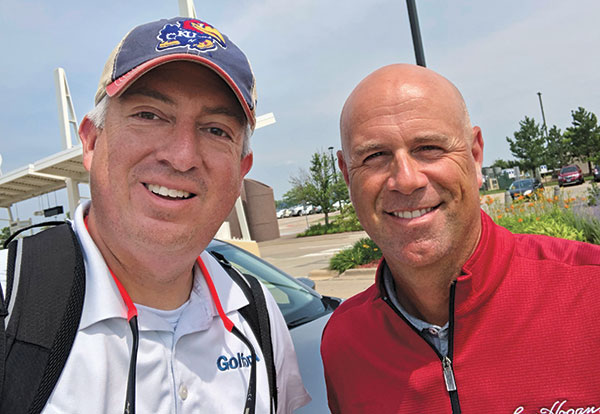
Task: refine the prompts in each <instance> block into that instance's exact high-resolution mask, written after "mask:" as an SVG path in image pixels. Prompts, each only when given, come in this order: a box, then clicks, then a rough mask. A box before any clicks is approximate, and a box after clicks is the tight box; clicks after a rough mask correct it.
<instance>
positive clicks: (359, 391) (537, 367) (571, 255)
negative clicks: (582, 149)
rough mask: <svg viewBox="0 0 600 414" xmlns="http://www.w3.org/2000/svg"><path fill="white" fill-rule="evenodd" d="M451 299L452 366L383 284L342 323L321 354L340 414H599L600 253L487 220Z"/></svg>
mask: <svg viewBox="0 0 600 414" xmlns="http://www.w3.org/2000/svg"><path fill="white" fill-rule="evenodd" d="M481 219H482V234H481V238H480V241H479V244H478V246H477V248H476V250H475V252H474V253H473V255H472V256H471V257H470V258H469V260H468V261H467V262H466V263H465V265H464V266H463V271H462V273H463V274H462V275H461V276H460V277H458V279H457V281H456V282H455V283H454V284H453V285H452V287H451V289H450V333H449V344H448V345H449V350H448V359H446V358H443V357H442V356H441V355H440V354H439V353H438V352H437V351H436V350H435V349H434V348H433V347H432V346H431V345H429V343H428V342H426V341H425V339H423V338H422V337H421V336H420V334H419V333H418V332H417V331H416V330H415V329H414V328H413V327H412V325H411V324H410V323H409V322H407V321H406V320H405V319H404V318H403V317H402V316H401V314H400V313H398V312H396V311H395V310H394V308H393V307H392V306H391V305H390V304H389V299H388V298H386V295H385V294H384V293H383V292H385V290H384V289H383V286H382V276H381V269H382V265H381V264H380V266H379V269H378V271H377V277H376V281H375V284H374V285H373V286H371V287H370V288H368V289H367V290H365V291H364V292H362V293H359V294H358V295H356V296H354V297H352V298H350V299H348V300H347V301H345V302H344V303H342V305H341V306H340V307H339V308H338V309H337V310H336V311H335V312H334V314H333V316H332V317H331V319H330V320H329V323H328V325H327V327H326V328H325V331H324V333H323V342H322V344H321V354H322V357H323V363H324V367H325V378H326V382H327V391H328V398H329V406H330V408H331V411H332V412H333V413H334V414H337V413H343V414H351V413H369V414H375V413H377V414H386V413H410V414H415V413H435V414H443V413H460V412H462V413H466V414H470V413H476V414H483V413H494V414H538V413H539V414H584V413H586V414H587V413H590V414H591V413H600V247H599V246H596V245H591V244H586V243H579V242H572V241H567V240H562V239H556V238H551V237H546V236H537V235H520V234H512V233H510V232H509V231H508V230H506V229H504V228H503V227H500V226H497V225H496V224H495V223H494V222H493V221H492V220H491V219H490V217H489V216H487V215H486V214H485V213H484V212H483V211H482V213H481Z"/></svg>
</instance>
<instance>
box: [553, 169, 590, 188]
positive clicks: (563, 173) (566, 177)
mask: <svg viewBox="0 0 600 414" xmlns="http://www.w3.org/2000/svg"><path fill="white" fill-rule="evenodd" d="M583 182H584V179H583V173H582V172H581V168H579V165H575V164H573V165H566V166H564V167H562V168H561V169H560V172H559V173H558V186H559V187H562V186H563V185H570V184H583Z"/></svg>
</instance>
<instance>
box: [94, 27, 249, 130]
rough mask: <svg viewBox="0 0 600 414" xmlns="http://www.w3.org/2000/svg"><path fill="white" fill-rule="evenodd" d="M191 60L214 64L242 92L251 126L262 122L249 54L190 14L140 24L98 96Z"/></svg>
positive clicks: (120, 48)
mask: <svg viewBox="0 0 600 414" xmlns="http://www.w3.org/2000/svg"><path fill="white" fill-rule="evenodd" d="M181 60H186V61H191V62H197V63H199V64H201V65H204V66H206V67H207V68H209V69H212V70H213V71H214V72H215V73H217V74H218V75H219V76H220V77H221V78H222V79H223V80H224V81H225V82H226V83H227V85H229V87H230V88H231V89H232V90H233V93H234V94H235V96H236V97H237V99H238V101H239V102H240V105H241V106H242V109H243V110H244V113H245V115H246V118H247V119H248V121H249V123H250V126H251V127H252V128H253V129H254V126H255V124H256V113H255V107H256V90H255V80H254V74H253V73H252V68H251V67H250V62H249V61H248V59H247V58H246V55H244V53H243V52H242V51H241V50H240V49H239V48H238V47H237V46H236V45H235V44H234V43H233V42H232V41H231V40H229V38H228V37H227V36H226V35H225V34H223V33H221V32H220V31H219V30H217V29H216V28H215V27H214V26H212V25H210V24H208V23H206V22H203V21H201V20H198V19H194V18H190V17H174V18H171V19H163V20H158V21H155V22H151V23H146V24H143V25H140V26H137V27H135V28H134V29H132V30H131V31H130V32H129V33H127V34H126V35H125V37H124V38H123V39H122V40H121V42H119V44H118V45H117V47H116V48H115V49H114V50H113V51H112V53H111V54H110V56H109V58H108V61H107V62H106V65H104V70H103V71H102V76H101V77H100V83H99V85H98V91H97V92H96V98H95V102H96V104H98V102H100V100H101V99H102V98H103V97H104V96H106V95H108V96H111V97H112V96H119V95H120V94H121V93H123V92H124V91H125V90H126V89H127V88H128V87H129V86H131V85H132V84H133V83H134V82H135V81H136V80H137V79H138V78H139V77H140V76H142V75H143V74H145V73H147V72H148V71H150V70H152V69H154V68H156V67H157V66H159V65H162V64H165V63H168V62H173V61H181Z"/></svg>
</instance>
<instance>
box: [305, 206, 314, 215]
mask: <svg viewBox="0 0 600 414" xmlns="http://www.w3.org/2000/svg"><path fill="white" fill-rule="evenodd" d="M302 214H303V215H305V216H308V215H309V214H315V206H313V205H312V204H308V205H306V206H304V212H303V213H302Z"/></svg>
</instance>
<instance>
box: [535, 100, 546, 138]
mask: <svg viewBox="0 0 600 414" xmlns="http://www.w3.org/2000/svg"><path fill="white" fill-rule="evenodd" d="M537 95H538V98H540V109H541V110H542V120H543V121H544V132H545V133H546V139H548V128H547V127H546V115H544V105H543V104H542V93H541V92H538V93H537Z"/></svg>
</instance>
